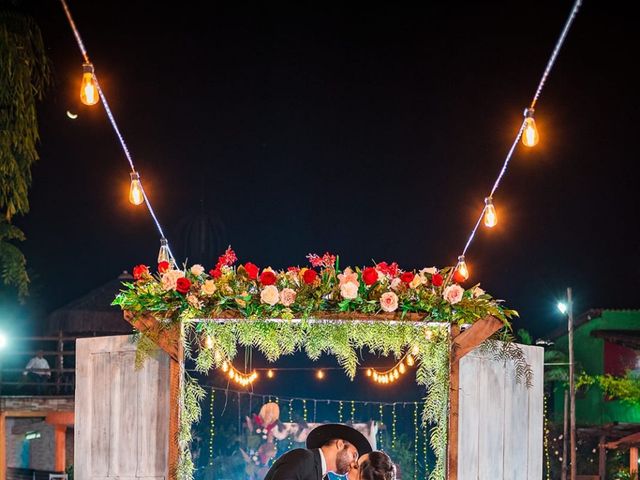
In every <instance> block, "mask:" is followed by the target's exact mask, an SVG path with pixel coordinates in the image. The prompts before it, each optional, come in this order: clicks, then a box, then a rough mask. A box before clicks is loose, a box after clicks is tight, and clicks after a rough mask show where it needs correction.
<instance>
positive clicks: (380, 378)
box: [366, 331, 431, 385]
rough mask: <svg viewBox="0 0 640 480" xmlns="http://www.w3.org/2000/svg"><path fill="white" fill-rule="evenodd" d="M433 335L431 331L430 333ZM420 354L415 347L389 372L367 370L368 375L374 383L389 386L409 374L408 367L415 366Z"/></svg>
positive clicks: (373, 369)
mask: <svg viewBox="0 0 640 480" xmlns="http://www.w3.org/2000/svg"><path fill="white" fill-rule="evenodd" d="M429 333H431V331H429ZM417 354H418V348H417V346H414V347H413V348H412V349H411V351H410V352H407V353H406V354H405V355H404V356H403V357H402V358H401V359H400V360H399V361H398V362H397V363H396V364H395V365H394V366H393V367H391V368H390V369H388V370H384V371H380V370H377V369H375V368H367V370H366V375H367V377H370V378H371V379H373V381H374V382H376V383H379V384H381V385H388V384H390V383H393V382H395V381H396V380H398V379H399V378H400V376H401V375H404V374H405V373H406V372H407V366H409V367H412V366H413V365H415V358H414V356H415V355H417Z"/></svg>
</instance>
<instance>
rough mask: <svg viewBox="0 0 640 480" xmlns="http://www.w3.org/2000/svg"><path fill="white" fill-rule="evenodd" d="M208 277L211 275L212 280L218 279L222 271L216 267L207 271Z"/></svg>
mask: <svg viewBox="0 0 640 480" xmlns="http://www.w3.org/2000/svg"><path fill="white" fill-rule="evenodd" d="M209 275H211V276H212V277H213V278H220V277H221V276H222V271H221V270H220V268H219V267H216V268H213V269H211V270H209Z"/></svg>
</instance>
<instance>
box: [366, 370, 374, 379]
mask: <svg viewBox="0 0 640 480" xmlns="http://www.w3.org/2000/svg"><path fill="white" fill-rule="evenodd" d="M372 374H373V372H372V371H371V369H370V368H367V377H370V376H371V375H372Z"/></svg>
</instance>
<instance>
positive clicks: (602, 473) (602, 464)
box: [598, 435, 607, 480]
mask: <svg viewBox="0 0 640 480" xmlns="http://www.w3.org/2000/svg"><path fill="white" fill-rule="evenodd" d="M605 443H607V437H605V436H604V435H600V441H599V442H598V476H599V477H600V480H605V477H606V476H607V448H606V447H605Z"/></svg>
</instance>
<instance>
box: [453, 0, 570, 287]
mask: <svg viewBox="0 0 640 480" xmlns="http://www.w3.org/2000/svg"><path fill="white" fill-rule="evenodd" d="M581 5H582V0H575V2H574V4H573V7H572V8H571V13H570V14H569V17H568V18H567V21H566V22H565V24H564V27H563V29H562V33H561V34H560V37H559V38H558V40H557V42H556V44H555V47H554V49H553V51H552V53H551V56H550V58H549V61H548V62H547V65H546V67H545V70H544V73H543V74H542V78H541V79H540V81H539V82H538V88H537V89H536V92H535V94H534V96H533V100H532V101H531V104H530V105H529V108H527V109H525V111H524V120H523V121H522V123H521V125H520V128H519V130H518V133H517V134H516V137H515V139H514V141H513V143H512V144H511V148H510V149H509V151H508V153H507V156H506V158H505V159H504V162H503V164H502V168H501V169H500V171H499V172H498V176H497V178H496V180H495V182H494V184H493V188H492V189H491V192H490V194H489V196H488V197H487V199H489V200H490V201H491V203H486V200H485V207H484V208H483V209H482V212H481V213H480V217H479V218H478V220H477V221H476V223H475V226H474V227H473V229H472V230H471V234H470V235H469V237H468V238H467V243H466V244H465V246H464V249H463V250H462V255H461V257H462V258H464V256H465V255H466V254H467V250H468V249H469V246H470V245H471V242H472V241H473V239H474V237H475V235H476V232H477V230H478V227H479V226H480V222H481V221H482V219H483V218H484V220H485V222H484V223H485V225H486V226H487V227H489V228H491V227H493V226H495V225H496V223H497V217H496V214H495V208H494V206H493V197H494V195H495V193H496V190H497V189H498V186H499V185H500V181H501V180H502V177H503V176H504V174H505V173H506V171H507V167H508V166H509V162H510V161H511V157H512V156H513V153H514V152H515V149H516V147H517V145H518V143H519V142H520V140H522V143H523V144H524V145H525V146H527V147H533V146H535V145H536V144H537V143H538V141H539V139H540V137H539V134H538V129H537V127H536V122H535V119H534V113H535V107H536V104H537V102H538V99H539V98H540V94H541V93H542V89H543V87H544V85H545V83H546V81H547V78H548V76H549V73H550V72H551V69H552V68H553V65H554V64H555V61H556V58H557V57H558V53H559V52H560V49H561V48H562V46H563V45H564V41H565V39H566V37H567V34H568V33H569V29H570V28H571V25H572V24H573V21H574V20H575V17H576V15H577V13H578V10H579V8H580V6H581ZM460 270H461V268H460V260H459V259H458V266H456V269H455V270H454V272H453V273H452V274H450V275H449V276H448V277H447V281H446V283H447V284H448V283H449V282H450V281H451V278H452V276H453V279H454V281H456V282H458V283H462V282H463V281H465V280H467V279H468V278H469V272H468V270H467V271H466V275H465V272H464V271H460ZM456 276H457V278H456Z"/></svg>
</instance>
